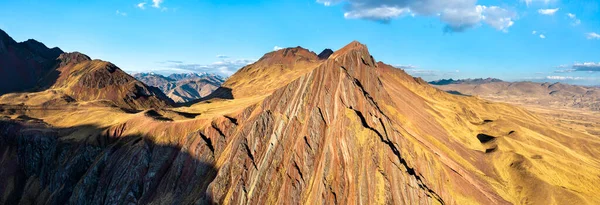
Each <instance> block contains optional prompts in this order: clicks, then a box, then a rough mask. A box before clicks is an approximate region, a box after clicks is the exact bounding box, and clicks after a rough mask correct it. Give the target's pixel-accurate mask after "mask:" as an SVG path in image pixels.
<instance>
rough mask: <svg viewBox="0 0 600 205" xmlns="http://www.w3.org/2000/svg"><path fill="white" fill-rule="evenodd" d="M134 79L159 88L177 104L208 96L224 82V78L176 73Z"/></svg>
mask: <svg viewBox="0 0 600 205" xmlns="http://www.w3.org/2000/svg"><path fill="white" fill-rule="evenodd" d="M133 77H135V78H136V79H138V80H140V81H142V82H144V83H146V84H147V85H150V86H154V87H157V88H159V89H160V90H161V91H162V92H163V93H165V94H166V95H167V96H168V97H169V98H171V99H172V100H173V101H175V102H177V103H184V102H190V101H193V100H197V99H200V98H203V97H206V96H208V95H209V94H211V93H212V92H214V91H215V90H216V89H217V88H219V86H221V84H223V82H224V81H225V80H224V78H223V77H221V76H218V75H214V74H208V73H202V74H198V73H175V74H171V75H169V76H168V77H165V76H162V75H159V74H154V73H137V74H134V75H133Z"/></svg>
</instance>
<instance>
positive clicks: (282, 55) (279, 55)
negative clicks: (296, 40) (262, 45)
mask: <svg viewBox="0 0 600 205" xmlns="http://www.w3.org/2000/svg"><path fill="white" fill-rule="evenodd" d="M296 58H299V59H305V60H317V59H318V56H317V54H316V53H314V52H312V51H310V50H308V49H306V48H302V47H300V46H297V47H290V48H284V49H279V50H276V51H273V52H270V53H267V54H265V55H264V56H263V57H262V58H260V59H259V60H258V61H261V60H269V61H272V60H276V61H279V60H284V59H296Z"/></svg>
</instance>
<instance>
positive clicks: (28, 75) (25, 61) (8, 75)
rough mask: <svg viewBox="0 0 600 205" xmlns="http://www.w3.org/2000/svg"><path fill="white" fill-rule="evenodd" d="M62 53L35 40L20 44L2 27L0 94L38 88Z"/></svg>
mask: <svg viewBox="0 0 600 205" xmlns="http://www.w3.org/2000/svg"><path fill="white" fill-rule="evenodd" d="M61 53H63V51H62V50H60V48H56V47H55V48H48V47H46V46H45V45H44V44H42V43H40V42H38V41H35V40H33V39H29V40H27V41H24V42H20V43H17V42H16V41H15V40H13V39H12V38H11V37H10V36H9V35H8V34H7V33H5V32H4V31H3V30H1V29H0V65H1V66H0V95H1V94H5V93H9V92H22V91H27V90H32V89H34V88H35V87H36V86H37V83H38V80H39V79H40V77H41V76H43V75H46V74H47V73H49V72H50V71H51V67H52V66H51V65H52V64H54V63H55V62H54V61H55V59H56V58H57V57H58V56H59V55H60V54H61Z"/></svg>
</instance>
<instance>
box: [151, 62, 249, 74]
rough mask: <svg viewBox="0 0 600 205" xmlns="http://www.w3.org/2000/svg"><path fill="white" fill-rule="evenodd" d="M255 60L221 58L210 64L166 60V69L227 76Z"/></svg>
mask: <svg viewBox="0 0 600 205" xmlns="http://www.w3.org/2000/svg"><path fill="white" fill-rule="evenodd" d="M254 62H256V60H253V59H221V60H219V61H217V62H214V63H211V64H196V63H184V62H182V61H166V62H163V63H162V64H166V69H167V70H169V71H171V72H207V73H220V74H222V75H225V76H229V75H231V74H233V73H235V72H236V71H237V70H238V69H240V68H242V67H244V66H246V65H250V64H252V63H254Z"/></svg>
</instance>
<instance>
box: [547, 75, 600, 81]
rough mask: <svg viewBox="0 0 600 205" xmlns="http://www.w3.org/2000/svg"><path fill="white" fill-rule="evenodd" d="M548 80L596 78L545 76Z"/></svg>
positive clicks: (592, 78) (585, 78)
mask: <svg viewBox="0 0 600 205" xmlns="http://www.w3.org/2000/svg"><path fill="white" fill-rule="evenodd" d="M546 79H548V80H596V79H598V78H596V77H580V76H558V75H553V76H546Z"/></svg>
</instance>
